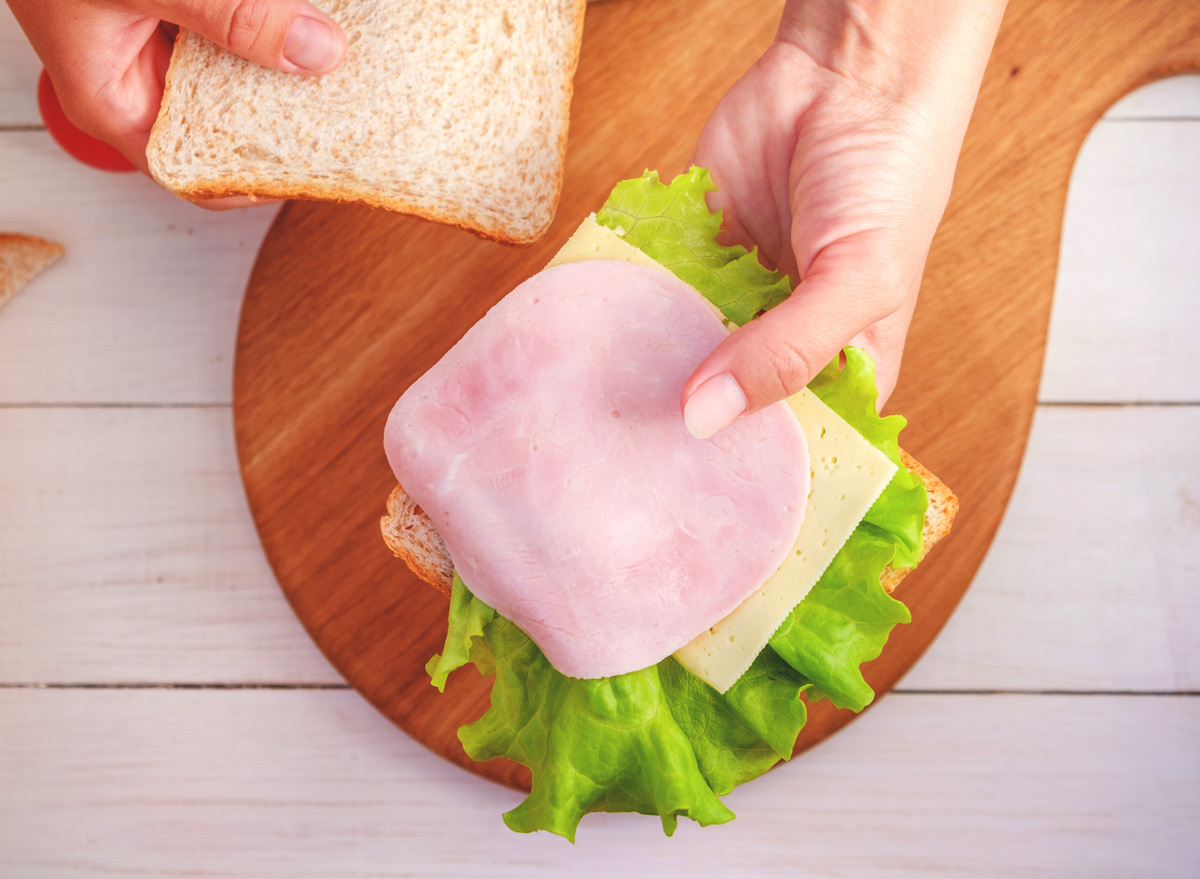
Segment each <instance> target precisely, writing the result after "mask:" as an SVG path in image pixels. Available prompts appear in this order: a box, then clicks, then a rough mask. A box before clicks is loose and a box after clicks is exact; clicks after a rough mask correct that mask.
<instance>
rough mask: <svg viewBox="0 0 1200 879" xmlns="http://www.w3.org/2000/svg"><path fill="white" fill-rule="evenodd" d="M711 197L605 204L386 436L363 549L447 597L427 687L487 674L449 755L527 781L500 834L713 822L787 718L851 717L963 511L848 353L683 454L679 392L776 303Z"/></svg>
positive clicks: (667, 188) (774, 749)
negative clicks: (463, 674)
mask: <svg viewBox="0 0 1200 879" xmlns="http://www.w3.org/2000/svg"><path fill="white" fill-rule="evenodd" d="M713 190H714V186H713V184H712V182H711V180H710V178H709V175H708V172H707V171H705V170H703V169H699V168H692V169H691V170H690V171H689V172H688V173H686V174H682V175H680V176H679V177H677V178H675V180H673V181H672V182H671V183H670V184H664V183H662V182H661V181H660V180H659V178H658V175H657V174H656V173H653V172H647V173H646V174H645V175H643V176H642V177H641V178H637V179H634V180H627V181H623V182H622V183H620V184H618V185H617V186H616V187H615V188H614V190H613V191H612V194H611V195H610V196H609V198H608V200H607V201H606V202H605V204H604V206H603V207H602V208H601V210H600V211H598V212H597V213H596V214H594V215H592V216H591V217H589V218H588V219H587V220H586V221H585V222H584V223H583V225H582V226H581V227H580V229H579V231H577V232H576V233H575V235H574V236H573V237H572V238H571V240H570V241H568V242H567V244H566V245H564V247H563V249H562V250H561V251H560V252H559V254H558V256H556V257H555V259H554V260H552V261H551V263H550V265H549V266H548V267H547V268H546V269H545V270H544V271H543V272H541V273H539V274H538V275H535V276H534V277H533V278H531V279H529V280H528V281H526V282H525V283H523V284H521V285H519V286H518V287H517V288H516V289H515V290H514V291H512V292H511V293H510V294H509V295H508V296H506V297H505V298H504V299H503V300H502V301H501V302H500V303H498V304H497V305H496V306H495V307H494V308H493V309H492V310H491V311H489V312H488V314H487V315H485V316H484V318H483V319H482V320H480V321H479V323H477V324H476V325H475V326H474V327H472V328H471V329H470V330H469V331H468V332H467V334H466V335H465V336H464V337H463V338H462V339H461V340H460V341H459V342H458V343H457V344H456V345H455V346H454V347H453V348H452V349H451V350H450V351H449V352H448V353H447V354H446V355H445V357H443V359H442V360H441V361H439V362H438V363H437V364H436V365H435V366H434V367H433V368H432V369H430V370H429V372H427V373H426V374H425V375H424V376H422V377H421V378H419V379H418V380H417V381H416V382H414V383H413V385H412V386H411V387H410V388H408V389H407V390H406V391H405V392H404V394H403V395H402V396H401V397H400V399H399V401H398V402H397V404H396V406H395V408H394V409H393V410H392V413H391V415H390V416H389V418H388V423H387V427H386V430H385V437H384V448H385V452H386V453H387V456H388V460H389V463H390V464H391V466H392V469H393V471H394V472H395V474H396V476H397V479H398V480H399V483H400V484H399V485H398V486H397V487H396V488H395V490H394V491H393V492H392V494H391V496H390V497H389V499H388V515H387V516H386V517H384V518H383V519H382V521H381V528H382V531H383V535H384V539H385V541H386V542H387V544H388V546H389V547H390V548H391V549H392V551H393V552H394V553H395V554H396V555H397V556H398V557H400V558H402V559H403V560H404V561H405V562H406V563H407V564H408V566H409V567H410V568H411V569H412V570H413V571H414V572H415V573H416V574H417V575H418V576H419V577H420V578H421V579H423V580H425V581H426V582H427V583H429V584H430V585H432V586H433V587H435V588H438V589H441V590H442V591H443V592H447V593H448V594H449V597H450V610H449V619H448V627H447V635H446V640H445V646H444V649H443V651H442V652H441V653H440V654H439V655H437V656H435V657H433V658H432V659H431V660H430V662H429V664H428V666H427V671H428V672H429V675H430V678H431V681H432V683H433V685H434V686H437V687H438V688H439V689H441V688H443V687H444V686H445V683H446V680H447V677H448V675H450V674H451V673H452V672H454V671H455V670H457V669H459V668H461V667H462V666H464V665H467V664H468V663H470V664H474V665H475V666H476V668H477V669H478V670H479V672H480V673H481V674H483V675H485V676H493V675H494V678H495V680H494V683H493V685H492V695H491V708H490V709H489V710H488V711H487V712H486V713H485V714H484V715H483V716H482V717H481V718H479V719H478V720H477V721H475V722H474V723H471V724H468V725H466V726H464V727H462V728H461V729H460V730H459V739H460V741H461V742H462V744H463V747H464V749H465V751H466V753H467V755H468V756H469V757H471V758H472V759H474V760H479V761H483V760H489V759H493V758H495V757H499V756H505V757H508V758H510V759H512V760H515V761H516V762H518V763H521V764H523V765H525V766H527V767H528V768H529V769H530V770H531V773H532V779H533V781H532V787H531V791H530V794H529V796H528V797H527V798H526V799H525V800H524V802H522V803H521V804H520V805H519V806H517V808H515V809H513V810H512V811H510V812H508V813H506V814H505V815H504V821H505V823H506V824H507V825H508V826H509V827H510V828H512V829H513V830H516V831H520V832H529V831H534V830H549V831H552V832H554V833H557V834H560V835H562V836H564V837H566V838H568V839H570V840H574V836H575V832H576V829H577V826H578V824H579V821H580V819H581V818H582V817H583V816H584V815H585V814H587V813H588V812H593V811H632V812H641V813H644V814H649V815H658V816H659V817H660V818H661V820H662V825H663V829H664V831H665V832H666V833H667V834H668V835H669V834H671V833H672V832H673V831H674V829H675V827H676V823H677V818H678V816H680V815H683V816H686V817H689V818H691V819H692V820H694V821H696V822H697V823H699V824H701V825H707V824H715V823H722V822H725V821H728V820H730V819H732V818H733V813H732V812H730V811H729V809H728V808H727V807H726V806H725V805H724V804H723V803H722V802H721V800H720V796H722V795H724V794H726V793H728V792H729V791H730V790H732V789H733V788H734V787H735V786H736V785H738V784H741V783H743V782H745V781H749V780H750V779H753V778H756V777H757V776H759V775H761V774H763V773H764V772H766V771H767V770H768V769H770V768H771V767H772V766H774V765H775V764H776V763H778V762H779V761H781V760H787V759H789V758H790V757H791V755H792V753H793V750H794V747H795V743H796V740H797V736H798V735H799V733H800V730H801V729H802V728H803V726H804V723H805V720H806V704H807V703H811V702H813V701H814V700H819V699H829V700H830V701H831V702H832V703H833V704H834V705H836V706H837V707H839V708H848V709H851V710H853V711H860V710H862V709H863V708H864V707H865V706H866V705H867V704H868V703H869V702H870V701H871V700H872V698H873V696H874V694H873V692H872V690H871V688H870V687H869V685H868V684H867V683H866V681H865V680H864V679H863V676H862V674H861V671H860V666H861V665H862V663H864V662H867V661H868V660H871V659H874V658H875V657H877V656H878V655H879V653H880V652H881V651H882V649H883V647H884V644H885V642H886V640H887V637H888V633H889V632H890V631H891V629H892V627H893V626H895V625H896V624H898V623H904V622H908V621H909V619H910V616H909V613H908V610H907V609H906V608H905V607H904V605H903V604H902V603H901V602H899V601H898V600H896V599H895V598H893V597H892V596H891V595H890V593H891V592H892V590H893V589H894V588H895V586H896V584H897V583H898V582H899V580H900V579H901V578H903V577H904V576H905V574H906V573H907V572H908V571H910V570H911V569H912V568H913V567H915V566H916V564H917V563H918V562H919V561H920V560H921V558H922V557H923V556H924V554H925V553H926V552H928V550H929V549H930V547H931V546H932V545H933V544H934V543H936V542H937V541H938V540H939V539H940V538H941V537H942V536H944V535H945V534H946V533H948V531H949V528H950V523H951V521H952V520H953V517H954V513H955V511H956V509H957V500H956V499H955V498H954V496H953V494H952V493H951V492H950V491H949V489H947V488H946V486H945V485H943V484H942V483H941V482H940V481H939V480H938V479H937V478H936V477H934V476H933V474H931V473H929V472H928V471H927V470H925V469H924V468H923V467H921V466H920V465H919V464H917V462H916V461H914V460H913V459H912V458H911V457H909V456H908V455H906V454H905V453H904V452H903V451H902V450H901V449H900V447H899V444H898V435H899V432H900V430H901V429H902V428H903V427H904V424H905V421H904V419H903V418H902V417H900V416H898V415H890V416H888V417H881V416H880V415H879V414H878V413H877V411H876V396H877V395H876V388H875V381H874V372H873V364H872V361H871V359H870V357H869V356H868V355H867V354H866V352H865V351H862V350H860V349H857V348H846V349H845V350H844V352H843V355H842V357H840V358H838V360H836V361H835V362H833V363H830V364H829V365H828V366H827V367H826V368H825V369H824V370H823V371H822V372H821V373H820V374H819V375H818V376H817V377H816V378H815V379H814V380H813V381H812V382H811V383H810V385H809V387H808V388H807V389H805V390H804V391H802V392H801V393H799V394H796V395H794V396H793V397H791V398H789V399H788V400H786V401H784V402H781V403H778V404H775V405H774V406H770V407H767V408H766V409H764V410H762V411H760V412H757V413H755V414H753V415H750V416H746V417H744V418H742V419H740V420H739V421H737V422H735V423H734V424H733V425H732V426H730V427H729V428H727V429H726V430H724V431H722V432H721V433H719V434H717V435H716V436H714V437H712V438H711V439H709V440H698V439H695V438H694V437H692V436H691V435H690V434H689V433H688V432H687V431H686V428H685V427H684V423H683V419H682V416H681V414H680V411H679V394H680V391H681V389H682V386H683V382H684V380H685V379H686V378H687V377H688V375H689V374H690V373H691V371H692V370H693V369H694V368H695V367H696V366H697V365H698V364H699V362H700V361H701V360H702V359H703V357H704V356H705V355H706V354H707V353H708V352H709V351H711V350H712V348H713V347H715V346H716V344H718V343H719V342H720V340H721V338H723V336H724V335H725V334H727V333H729V332H730V331H731V329H732V328H735V327H737V326H740V325H743V324H745V323H747V322H749V321H751V320H753V319H754V318H755V317H756V316H757V315H759V314H761V313H762V312H764V311H766V310H767V309H769V308H771V307H773V306H774V305H777V304H778V303H779V302H781V301H783V300H784V299H785V298H786V297H787V296H788V295H789V294H790V292H791V284H790V281H789V279H788V278H786V277H784V276H782V275H780V274H778V273H776V272H772V271H769V270H767V269H766V268H764V267H763V266H762V265H761V264H760V263H759V261H758V259H757V254H756V252H753V251H750V252H748V251H746V250H745V249H744V248H741V247H730V246H722V245H720V244H718V243H717V235H718V233H719V231H720V225H721V218H720V215H719V214H714V213H711V212H710V211H709V210H708V207H707V204H706V202H705V195H706V193H708V192H711V191H713ZM843 361H844V362H843Z"/></svg>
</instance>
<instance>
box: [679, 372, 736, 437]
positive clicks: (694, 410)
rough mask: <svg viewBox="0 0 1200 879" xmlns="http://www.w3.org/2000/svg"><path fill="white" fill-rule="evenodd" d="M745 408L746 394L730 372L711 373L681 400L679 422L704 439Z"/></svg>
mask: <svg viewBox="0 0 1200 879" xmlns="http://www.w3.org/2000/svg"><path fill="white" fill-rule="evenodd" d="M745 411H746V395H745V394H744V393H743V392H742V389H741V387H740V386H739V385H738V383H737V379H735V378H734V377H733V376H732V375H730V374H729V373H727V372H723V373H721V374H720V375H714V376H713V377H712V378H710V379H709V380H708V381H706V382H705V383H704V384H702V385H700V387H698V388H696V390H694V391H692V395H691V396H690V397H688V399H687V402H686V403H684V404H683V423H684V424H685V425H687V429H688V433H690V434H691V435H692V436H694V437H695V438H696V439H708V438H709V437H710V436H712V435H713V434H715V433H717V432H718V431H722V430H724V429H725V428H727V427H729V425H731V424H733V422H734V420H735V419H736V418H737V417H738V416H739V415H741V414H742V413H743V412H745Z"/></svg>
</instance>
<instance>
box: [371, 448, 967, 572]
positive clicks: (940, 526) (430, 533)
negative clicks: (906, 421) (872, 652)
mask: <svg viewBox="0 0 1200 879" xmlns="http://www.w3.org/2000/svg"><path fill="white" fill-rule="evenodd" d="M900 458H901V460H902V461H903V462H904V466H905V467H907V468H908V469H909V470H910V471H912V472H913V473H916V474H917V477H918V478H919V479H920V480H921V481H922V482H924V483H925V489H926V491H927V492H928V493H929V506H928V508H927V509H926V510H925V524H924V527H923V528H922V530H921V536H922V538H923V541H924V545H923V547H922V549H921V558H922V559H923V558H925V556H926V555H927V554H928V553H929V550H931V549H932V548H933V547H934V546H935V545H936V544H937V543H938V542H939V541H940V540H941V539H942V538H943V537H945V536H946V535H947V534H949V533H950V528H951V526H952V525H953V524H954V517H955V515H956V514H957V513H958V498H957V497H956V496H955V494H954V492H952V491H951V490H950V488H949V487H948V486H947V485H946V483H944V482H942V481H941V480H940V479H938V478H937V477H936V476H934V475H933V474H932V473H931V472H930V471H929V470H928V469H926V468H925V467H924V466H923V465H921V463H920V462H918V461H917V460H916V459H915V458H913V457H912V456H911V455H909V454H908V452H906V451H904V450H903V449H901V450H900ZM387 510H388V514H387V515H386V516H384V517H383V518H382V519H380V520H379V527H380V530H381V531H382V532H383V539H384V542H385V543H387V545H388V548H389V549H391V551H392V553H393V554H394V555H395V556H396V557H397V558H400V559H403V560H404V562H405V564H407V565H408V567H409V569H410V570H411V571H412V572H413V573H414V574H416V575H417V576H418V577H420V578H421V579H422V580H424V581H425V582H426V583H428V584H429V585H430V586H432V587H433V588H434V589H437V590H438V591H439V592H442V593H445V594H446V595H449V594H450V585H451V581H452V578H453V572H454V563H453V562H452V561H451V560H450V554H449V550H448V549H447V548H446V543H445V541H444V540H443V539H442V536H441V535H440V534H439V533H438V530H437V527H436V526H435V525H434V524H433V522H432V521H431V520H430V519H429V517H428V516H426V515H425V512H424V511H423V510H422V509H421V508H420V507H419V506H417V504H416V502H415V501H413V500H412V499H411V498H410V497H409V496H408V494H407V493H406V492H405V491H404V487H403V486H401V485H397V486H396V487H395V488H394V489H392V493H391V494H390V495H389V496H388V500H387ZM911 570H912V568H893V567H892V566H891V565H889V566H888V567H887V568H885V569H884V571H883V573H882V574H881V575H880V577H879V582H880V583H881V584H882V586H883V588H884V589H885V590H886V591H887V592H888V593H889V594H890V593H892V592H893V591H895V589H896V587H897V586H898V585H899V584H900V581H901V580H903V579H904V578H905V577H906V576H908V573H909V571H911Z"/></svg>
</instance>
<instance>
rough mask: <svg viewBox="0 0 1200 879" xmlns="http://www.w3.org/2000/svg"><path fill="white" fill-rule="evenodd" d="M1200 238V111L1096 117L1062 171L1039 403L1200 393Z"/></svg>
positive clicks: (1183, 397) (1180, 397)
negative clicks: (1176, 116)
mask: <svg viewBox="0 0 1200 879" xmlns="http://www.w3.org/2000/svg"><path fill="white" fill-rule="evenodd" d="M1198 240H1200V121H1192V122H1150V121H1141V122H1101V123H1099V124H1098V125H1097V126H1096V128H1094V129H1093V130H1092V133H1091V134H1090V135H1089V136H1088V139H1087V142H1086V143H1085V144H1084V147H1083V149H1082V150H1081V151H1080V155H1079V161H1078V163H1077V164H1076V166H1075V172H1074V176H1073V177H1072V180H1071V188H1070V193H1069V196H1068V200H1067V210H1066V218H1065V220H1064V223H1063V242H1062V251H1061V257H1060V261H1059V269H1058V285H1057V288H1056V290H1055V294H1054V308H1053V312H1052V315H1051V322H1050V338H1049V343H1048V345H1047V353H1046V362H1045V372H1044V374H1043V377H1042V387H1041V399H1042V400H1043V401H1048V402H1055V401H1088V402H1105V401H1187V402H1197V401H1200V346H1197V345H1196V344H1195V340H1194V334H1195V330H1196V328H1197V327H1200V246H1198V245H1197V242H1198ZM1015 282H1016V283H1019V279H1015Z"/></svg>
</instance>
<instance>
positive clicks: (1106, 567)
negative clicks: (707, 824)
mask: <svg viewBox="0 0 1200 879" xmlns="http://www.w3.org/2000/svg"><path fill="white" fill-rule="evenodd" d="M1197 448H1200V407H1165V408H1155V407H1128V408H1094V409H1093V408H1076V407H1063V408H1043V409H1042V410H1041V411H1039V413H1038V415H1037V418H1036V420H1035V423H1034V431H1033V435H1032V437H1031V441H1030V446H1029V451H1028V453H1027V457H1026V461H1025V467H1024V472H1023V473H1022V476H1021V479H1020V481H1019V483H1018V488H1017V491H1016V493H1015V496H1014V498H1013V501H1012V504H1011V506H1010V508H1009V512H1008V515H1007V518H1006V520H1005V523H1004V525H1003V526H1002V528H1001V531H1000V535H999V537H998V539H997V542H996V544H995V546H994V547H993V549H992V552H991V554H990V556H989V557H988V559H987V561H986V562H985V563H984V566H983V568H982V569H981V573H980V575H979V577H978V579H977V581H976V583H975V584H974V586H973V587H972V589H971V591H970V592H968V593H967V597H966V600H965V601H964V603H963V605H962V606H961V607H960V609H959V610H958V612H957V613H956V615H955V616H954V617H953V618H952V620H951V622H950V624H949V626H948V627H947V629H946V630H945V631H944V632H943V633H942V635H941V636H940V638H939V640H938V641H937V642H935V644H934V646H933V647H932V648H931V650H930V652H929V654H927V656H926V657H925V659H923V660H922V661H921V663H920V664H919V665H918V666H917V668H916V669H915V670H914V671H913V672H912V674H910V675H909V677H908V678H906V679H905V681H904V682H903V683H902V687H906V688H916V689H979V688H989V689H990V688H1000V689H1033V690H1040V689H1082V690H1155V691H1169V690H1196V689H1200V639H1198V638H1197V637H1196V635H1195V633H1196V632H1197V631H1200V590H1197V589H1195V584H1196V583H1197V582H1200V562H1198V561H1197V559H1196V556H1195V552H1194V547H1195V546H1197V545H1200V464H1198V463H1197V460H1196V457H1195V450H1196V449H1197ZM965 500H969V499H965ZM0 505H2V506H3V508H4V509H5V510H6V511H14V512H6V513H5V521H6V527H5V528H4V529H2V530H0V558H3V559H4V563H3V565H2V566H0V608H2V609H3V612H0V681H8V682H114V681H117V682H121V681H134V682H139V681H185V682H187V681H215V682H220V681H266V682H281V683H286V682H311V681H316V682H330V681H336V680H337V676H336V674H335V673H334V672H333V671H332V670H331V669H330V668H329V667H328V666H327V665H326V664H325V662H324V660H323V658H321V657H320V655H319V654H318V653H317V651H316V650H315V648H313V646H312V645H311V643H310V642H309V640H308V637H307V636H306V635H305V634H304V632H303V631H302V630H301V629H300V627H299V625H298V624H297V623H296V622H295V621H294V619H293V618H292V616H291V612H290V609H289V608H288V607H287V605H286V603H285V602H284V600H283V598H282V596H281V594H280V593H279V590H278V587H277V586H276V585H275V583H274V580H273V578H272V576H271V574H270V572H269V571H268V570H267V568H266V566H265V564H264V562H263V558H262V552H261V549H260V548H259V545H258V541H257V537H256V535H255V533H254V529H253V526H252V524H251V522H250V518H249V515H248V513H247V511H246V506H245V501H244V498H243V495H242V491H241V486H240V483H239V481H238V476H237V469H236V462H235V460H234V455H233V442H232V437H231V436H230V415H229V411H228V410H226V409H199V410H189V409H183V410H179V409H68V410H57V409H8V410H0ZM15 511H20V514H19V515H17V514H15ZM967 514H969V508H968V510H967ZM64 528H67V529H69V537H67V536H65V532H64V530H63V529H64ZM381 551H382V548H381ZM937 551H938V552H953V551H954V542H953V537H951V539H950V540H949V541H948V542H947V543H946V545H945V546H944V547H942V548H940V549H938V550H937ZM901 596H903V593H901Z"/></svg>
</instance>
